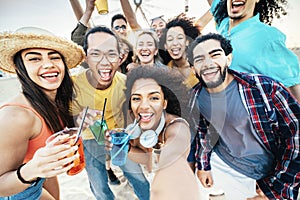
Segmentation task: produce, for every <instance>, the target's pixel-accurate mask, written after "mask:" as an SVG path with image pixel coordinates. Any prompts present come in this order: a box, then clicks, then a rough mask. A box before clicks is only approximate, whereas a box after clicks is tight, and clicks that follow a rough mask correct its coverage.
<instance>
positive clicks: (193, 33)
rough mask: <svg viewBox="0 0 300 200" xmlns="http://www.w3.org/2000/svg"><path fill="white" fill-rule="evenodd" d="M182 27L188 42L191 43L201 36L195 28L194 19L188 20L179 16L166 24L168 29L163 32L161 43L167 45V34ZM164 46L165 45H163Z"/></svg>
mask: <svg viewBox="0 0 300 200" xmlns="http://www.w3.org/2000/svg"><path fill="white" fill-rule="evenodd" d="M177 26H179V27H181V28H182V29H183V31H184V34H185V35H186V38H187V40H188V41H189V42H190V43H191V42H192V41H193V40H194V39H195V38H196V37H198V36H199V35H200V32H199V30H198V29H197V27H196V26H194V23H193V20H192V18H188V17H186V16H183V15H178V16H176V17H175V18H174V19H171V20H170V21H168V23H167V24H166V28H165V29H164V31H163V35H162V36H161V38H160V43H162V44H165V43H166V37H167V32H168V30H169V29H170V28H172V27H177ZM161 46H163V45H161Z"/></svg>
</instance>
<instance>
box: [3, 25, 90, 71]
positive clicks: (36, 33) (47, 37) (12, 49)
mask: <svg viewBox="0 0 300 200" xmlns="http://www.w3.org/2000/svg"><path fill="white" fill-rule="evenodd" d="M28 48H45V49H53V50H55V51H57V52H59V53H60V54H61V55H63V57H64V59H65V62H66V65H67V67H68V68H73V67H76V66H77V65H79V64H80V63H81V62H82V61H83V59H84V56H85V54H84V51H83V49H82V47H81V46H79V45H77V44H75V43H74V42H72V41H69V40H67V39H64V38H62V37H58V36H55V35H54V34H53V33H51V32H49V31H47V30H44V29H41V28H36V27H23V28H20V29H18V30H17V31H15V32H13V33H12V32H4V33H0V70H3V71H5V72H9V73H15V64H14V61H13V59H14V56H15V55H16V53H17V52H19V51H20V50H23V49H28Z"/></svg>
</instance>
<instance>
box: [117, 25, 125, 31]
mask: <svg viewBox="0 0 300 200" xmlns="http://www.w3.org/2000/svg"><path fill="white" fill-rule="evenodd" d="M126 28H127V27H126V26H125V25H122V26H115V27H114V29H115V30H116V31H118V30H120V29H122V31H124V30H126Z"/></svg>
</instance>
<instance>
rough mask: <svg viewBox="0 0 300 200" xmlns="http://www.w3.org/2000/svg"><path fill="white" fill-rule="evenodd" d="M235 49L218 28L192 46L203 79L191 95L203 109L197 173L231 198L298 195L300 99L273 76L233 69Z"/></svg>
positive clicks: (199, 121)
mask: <svg viewBox="0 0 300 200" xmlns="http://www.w3.org/2000/svg"><path fill="white" fill-rule="evenodd" d="M231 53H232V47H231V44H230V41H229V40H227V39H225V38H224V37H222V36H221V35H219V34H214V33H210V34H207V35H203V36H200V37H198V38H197V39H196V40H195V41H194V42H193V43H192V44H191V46H190V48H189V61H190V63H191V64H192V65H193V70H194V72H195V74H196V76H197V78H198V79H199V83H198V84H197V85H195V86H194V88H193V92H194V93H193V94H194V95H193V98H192V99H191V106H192V108H193V107H197V108H198V109H199V111H200V115H199V116H198V117H197V118H194V121H195V122H196V123H197V125H196V126H197V134H196V143H197V150H196V153H195V155H196V161H197V168H198V170H197V176H198V178H199V180H200V182H201V183H202V185H203V186H204V187H206V188H207V187H211V186H212V185H213V184H215V185H216V186H219V187H221V188H222V189H223V190H224V191H225V196H226V198H227V199H234V200H238V199H244V200H245V199H252V200H254V199H297V196H298V188H299V182H300V152H299V144H300V138H299V129H300V127H299V126H300V124H299V119H300V105H299V103H298V102H297V100H296V99H295V98H294V97H293V96H292V95H291V94H290V93H289V92H288V91H287V89H286V88H285V87H284V86H283V85H282V84H281V83H279V82H277V81H275V80H274V79H271V78H269V77H266V76H263V75H257V74H246V73H239V72H236V71H233V70H230V69H228V67H229V66H230V63H231V59H232V54H231ZM249 56H251V55H249ZM212 129H213V130H214V131H211V130H212ZM256 183H257V184H258V186H259V188H260V191H262V192H260V193H256Z"/></svg>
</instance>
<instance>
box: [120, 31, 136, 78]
mask: <svg viewBox="0 0 300 200" xmlns="http://www.w3.org/2000/svg"><path fill="white" fill-rule="evenodd" d="M118 38H119V41H120V42H119V43H120V45H121V43H125V44H126V45H127V46H128V47H129V52H128V56H127V58H126V60H125V61H124V62H123V63H122V64H121V65H120V68H121V72H122V73H123V74H126V73H127V72H128V70H127V68H126V67H127V65H129V64H130V63H132V62H133V60H132V57H133V47H132V44H131V43H130V42H129V41H128V40H126V39H125V38H123V37H118Z"/></svg>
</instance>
